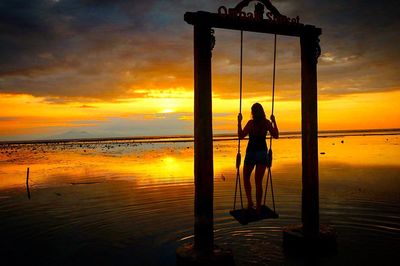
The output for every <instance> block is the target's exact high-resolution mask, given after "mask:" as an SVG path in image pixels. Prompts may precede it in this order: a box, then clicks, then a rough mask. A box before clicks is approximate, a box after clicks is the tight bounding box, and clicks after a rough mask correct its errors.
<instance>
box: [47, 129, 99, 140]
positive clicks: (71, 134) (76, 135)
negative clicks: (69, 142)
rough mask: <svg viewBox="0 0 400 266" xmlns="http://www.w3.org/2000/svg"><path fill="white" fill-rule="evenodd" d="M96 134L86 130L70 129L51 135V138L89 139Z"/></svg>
mask: <svg viewBox="0 0 400 266" xmlns="http://www.w3.org/2000/svg"><path fill="white" fill-rule="evenodd" d="M93 137H94V136H93V135H92V134H90V133H88V132H86V131H80V130H70V131H67V132H65V133H62V134H59V135H54V136H51V137H50V139H87V138H93Z"/></svg>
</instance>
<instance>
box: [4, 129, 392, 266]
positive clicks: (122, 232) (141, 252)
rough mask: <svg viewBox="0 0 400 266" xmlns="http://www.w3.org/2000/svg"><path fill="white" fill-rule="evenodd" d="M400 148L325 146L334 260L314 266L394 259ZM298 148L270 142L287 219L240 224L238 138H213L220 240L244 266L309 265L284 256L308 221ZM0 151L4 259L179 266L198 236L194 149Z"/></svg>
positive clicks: (323, 190)
mask: <svg viewBox="0 0 400 266" xmlns="http://www.w3.org/2000/svg"><path fill="white" fill-rule="evenodd" d="M342 141H343V143H342ZM399 143H400V137H399V136H368V137H340V138H339V137H335V138H320V139H319V147H320V148H319V149H320V152H324V154H323V155H322V154H321V155H320V157H319V160H320V205H321V206H320V207H321V210H320V213H321V221H322V222H323V223H328V224H331V225H333V226H335V227H336V229H337V230H338V231H339V239H338V241H339V250H338V254H337V255H335V256H333V257H331V258H328V259H324V258H321V259H319V261H318V262H319V263H321V264H327V265H335V264H341V263H346V264H349V262H354V264H361V263H363V262H364V263H368V262H369V263H371V262H374V261H376V262H378V261H382V260H383V261H385V258H386V256H389V257H391V258H393V257H394V256H397V257H398V255H397V254H393V251H392V248H393V247H396V246H397V247H398V245H399V244H398V239H399V230H400V210H399V208H398V206H399V203H400V194H399V193H400V161H399V160H398V158H399V157H400V149H398V145H399ZM245 145H246V142H245V143H243V147H242V149H243V150H244V149H245ZM300 149H301V140H300V139H281V140H278V141H276V142H275V143H274V165H273V173H274V187H275V191H276V200H277V210H278V212H279V214H280V218H279V219H277V220H267V221H262V222H258V223H254V224H250V225H248V226H245V227H244V226H241V225H239V224H237V222H236V221H235V220H233V219H232V218H231V216H229V210H230V209H231V208H232V204H233V190H234V178H235V169H234V163H235V162H234V161H235V156H236V142H235V141H219V142H215V143H214V176H215V196H214V206H215V210H214V222H215V240H216V243H217V244H219V245H223V246H228V247H230V248H232V249H233V251H234V254H235V258H236V262H237V264H238V265H260V264H282V263H285V264H299V263H303V262H304V261H303V260H302V259H301V258H290V257H287V256H285V254H284V253H283V250H282V233H281V228H282V226H284V225H287V224H292V223H300V219H301V218H300V217H301V165H300V159H301V153H300V151H301V150H300ZM0 152H1V153H0V175H1V179H0V200H1V201H0V202H1V203H0V213H1V216H0V218H1V219H0V234H1V235H2V239H1V240H0V241H1V242H0V243H1V248H2V251H1V254H2V256H3V257H4V258H5V259H6V260H7V259H10V260H11V259H12V260H13V261H14V262H15V263H17V262H21V260H23V259H22V257H21V256H20V254H21V253H23V254H25V255H27V257H29V258H30V260H33V261H34V262H36V263H42V264H48V263H52V264H55V263H56V264H58V265H74V264H82V263H85V262H88V263H91V264H93V263H100V264H102V265H104V264H107V263H109V264H115V262H116V261H117V262H118V263H117V264H118V265H132V263H133V264H136V265H174V263H175V255H174V254H175V253H174V252H175V249H176V247H177V246H178V245H180V244H182V243H185V242H188V241H192V235H193V144H192V143H185V142H183V143H157V144H154V143H146V144H137V143H115V144H109V143H107V144H104V143H98V144H80V143H76V144H63V145H54V144H52V145H45V144H42V145H22V146H13V145H11V146H3V147H2V148H1V149H0ZM26 167H30V171H31V175H30V185H31V194H32V199H31V200H28V199H27V197H26V192H25V175H26ZM39 247H40V248H39ZM369 251H370V252H371V253H370V256H369V257H368V258H366V257H365V256H364V255H363V254H365V252H369ZM155 253H156V254H158V256H154V254H155Z"/></svg>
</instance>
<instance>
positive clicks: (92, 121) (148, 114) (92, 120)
mask: <svg viewBox="0 0 400 266" xmlns="http://www.w3.org/2000/svg"><path fill="white" fill-rule="evenodd" d="M192 94H193V92H192V91H189V90H185V89H183V88H179V89H176V90H171V91H170V92H169V93H168V95H165V94H157V92H153V96H152V97H148V98H136V99H123V100H122V99H121V100H116V101H112V102H109V101H98V102H90V103H86V104H85V103H82V102H66V103H49V102H46V99H45V98H41V97H34V96H31V95H11V94H8V95H2V97H0V105H1V106H2V117H6V118H7V119H2V120H0V137H2V136H9V135H11V134H12V135H29V134H46V133H47V132H50V133H53V132H57V130H56V131H54V129H58V128H60V127H61V128H63V129H64V130H66V129H68V128H71V129H74V128H81V127H92V128H95V127H96V126H98V125H99V124H101V123H107V120H108V119H109V118H110V117H121V118H125V119H126V123H129V121H132V123H134V122H135V121H136V120H143V121H146V120H156V121H157V123H159V124H162V123H168V121H165V120H166V117H168V116H171V115H176V116H175V117H174V118H175V119H177V120H183V121H187V122H188V123H189V124H191V123H192V120H193V95H192ZM256 101H257V102H261V103H262V104H263V105H264V108H265V110H266V113H267V116H269V112H270V99H269V97H264V98H262V97H261V98H257V99H256V98H245V99H244V100H243V114H244V118H245V119H250V116H251V115H250V112H249V110H250V107H251V105H252V104H253V103H254V102H256ZM399 102H400V91H393V92H383V93H361V94H350V95H345V96H340V97H336V98H327V99H322V100H319V102H318V110H319V114H318V120H319V129H320V130H353V129H378V128H400V109H398V108H395V107H396V105H397V104H398V103H399ZM238 108H239V100H238V99H224V98H221V97H219V96H218V95H214V97H213V114H214V133H218V132H235V130H236V114H237V113H238ZM275 108H276V109H275V115H276V117H277V121H278V123H279V127H280V130H281V131H297V130H300V129H301V103H300V99H298V100H292V101H288V100H279V95H277V100H276V105H275ZM116 130H118V129H116ZM179 130H180V129H179V128H176V134H179ZM186 130H188V128H186ZM189 131H190V130H189ZM10 133H11V134H10ZM181 133H182V134H184V133H187V132H181ZM189 134H190V132H189ZM153 135H160V134H159V132H154V134H153Z"/></svg>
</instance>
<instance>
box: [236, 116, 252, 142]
mask: <svg viewBox="0 0 400 266" xmlns="http://www.w3.org/2000/svg"><path fill="white" fill-rule="evenodd" d="M242 120H243V116H242V114H241V113H239V115H238V138H239V139H244V138H245V137H246V136H247V135H248V134H249V128H250V121H249V122H247V124H246V126H245V127H244V129H242Z"/></svg>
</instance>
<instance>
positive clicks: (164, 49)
mask: <svg viewBox="0 0 400 266" xmlns="http://www.w3.org/2000/svg"><path fill="white" fill-rule="evenodd" d="M238 2H239V1H215V0H214V1H211V0H199V1H189V0H169V1H166V0H147V1H129V0H1V1H0V105H1V113H0V140H21V139H47V138H55V137H68V136H71V137H79V136H87V137H113V136H142V135H171V134H191V133H192V131H193V120H192V117H193V54H192V53H193V39H192V38H193V27H192V26H191V25H188V24H186V23H185V22H184V20H183V15H184V13H185V12H186V11H198V10H204V11H209V12H216V11H217V9H218V7H219V6H220V5H225V6H227V7H234V6H235V5H236V4H237V3H238ZM255 2H256V1H254V3H255ZM254 3H252V4H250V6H249V8H248V9H247V11H252V9H253V8H254ZM272 3H273V4H274V5H275V6H276V7H277V8H278V9H279V10H280V12H281V13H282V14H285V15H287V16H289V17H295V16H297V15H298V16H300V20H301V22H303V23H305V24H313V25H316V26H318V27H320V28H322V31H323V34H322V36H321V47H322V56H321V58H320V60H319V64H318V71H319V72H318V87H319V128H320V129H322V130H328V129H369V128H400V111H399V108H397V107H398V105H399V102H400V75H399V69H400V63H399V61H400V48H399V47H400V45H399V43H400V37H399V36H400V34H399V30H400V19H399V16H398V14H399V12H400V5H399V3H398V1H394V0H383V1H370V0H337V1H323V0H319V1H317V0H275V1H272ZM215 35H216V46H215V48H214V51H213V96H214V100H213V113H214V131H215V133H222V132H234V131H235V125H236V123H235V119H236V114H237V112H238V104H239V103H238V82H239V75H238V74H239V65H238V64H239V48H240V43H239V39H240V36H239V32H235V31H229V30H220V29H216V34H215ZM299 48H300V47H299V40H298V39H297V38H294V37H284V36H278V51H277V53H278V58H277V92H276V93H277V104H276V116H277V120H278V123H279V125H280V129H281V130H282V131H292V130H299V129H300V102H299V100H300V97H299V95H300V49H299ZM272 56H273V36H271V35H266V34H256V33H245V34H244V97H245V101H244V110H246V111H245V112H244V116H245V118H250V114H249V112H248V110H249V109H250V106H251V104H252V103H254V102H256V101H258V102H261V103H262V104H263V105H264V106H265V109H266V110H267V113H269V108H270V98H271V73H272Z"/></svg>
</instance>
